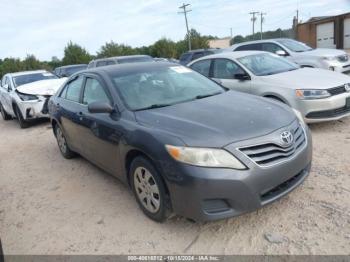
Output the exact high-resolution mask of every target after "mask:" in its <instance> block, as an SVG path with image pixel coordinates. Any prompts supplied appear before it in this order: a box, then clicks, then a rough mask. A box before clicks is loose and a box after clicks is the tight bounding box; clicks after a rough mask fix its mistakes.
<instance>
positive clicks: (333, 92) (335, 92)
mask: <svg viewBox="0 0 350 262" xmlns="http://www.w3.org/2000/svg"><path fill="white" fill-rule="evenodd" d="M327 91H328V92H329V93H330V94H331V95H332V96H335V95H339V94H343V93H346V89H345V86H344V85H342V86H337V87H333V88H330V89H328V90H327Z"/></svg>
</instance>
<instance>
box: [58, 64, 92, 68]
mask: <svg viewBox="0 0 350 262" xmlns="http://www.w3.org/2000/svg"><path fill="white" fill-rule="evenodd" d="M80 66H87V64H77V65H65V66H59V67H56V69H63V68H69V67H80Z"/></svg>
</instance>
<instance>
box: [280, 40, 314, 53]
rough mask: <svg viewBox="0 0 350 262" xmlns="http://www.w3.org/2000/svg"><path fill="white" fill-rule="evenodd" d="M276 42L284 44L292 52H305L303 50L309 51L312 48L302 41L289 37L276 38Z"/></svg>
mask: <svg viewBox="0 0 350 262" xmlns="http://www.w3.org/2000/svg"><path fill="white" fill-rule="evenodd" d="M276 41H277V42H278V43H280V44H282V45H284V46H285V47H287V48H288V49H289V50H291V51H293V52H305V51H310V50H312V48H311V47H310V46H308V45H306V44H304V43H302V42H298V41H295V40H291V39H278V40H276Z"/></svg>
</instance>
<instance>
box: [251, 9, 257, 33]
mask: <svg viewBox="0 0 350 262" xmlns="http://www.w3.org/2000/svg"><path fill="white" fill-rule="evenodd" d="M249 14H250V15H252V18H251V19H250V20H251V21H252V24H253V35H254V32H255V31H254V25H255V21H256V16H255V15H257V14H259V12H256V11H253V12H250V13H249Z"/></svg>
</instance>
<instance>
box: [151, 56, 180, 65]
mask: <svg viewBox="0 0 350 262" xmlns="http://www.w3.org/2000/svg"><path fill="white" fill-rule="evenodd" d="M153 59H154V61H156V62H171V63H177V64H179V60H177V59H175V58H164V57H154V58H153Z"/></svg>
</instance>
